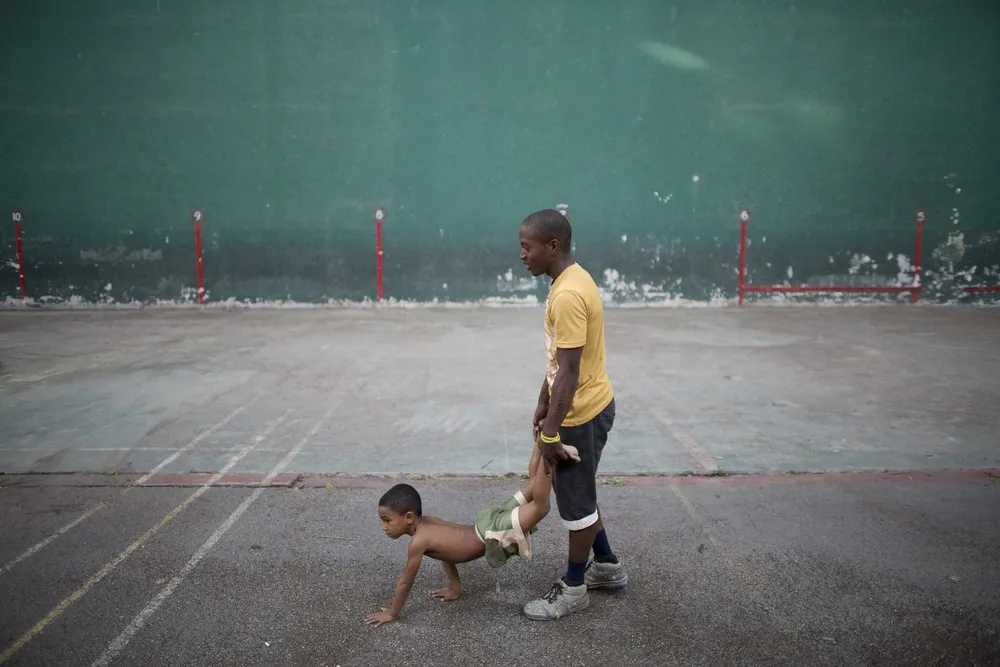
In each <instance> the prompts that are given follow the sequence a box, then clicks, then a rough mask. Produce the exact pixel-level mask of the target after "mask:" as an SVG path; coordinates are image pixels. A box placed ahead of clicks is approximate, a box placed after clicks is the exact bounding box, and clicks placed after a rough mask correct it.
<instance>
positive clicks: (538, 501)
mask: <svg viewBox="0 0 1000 667" xmlns="http://www.w3.org/2000/svg"><path fill="white" fill-rule="evenodd" d="M535 451H536V452H538V453H539V456H538V457H537V460H536V457H535V455H534V454H532V457H531V458H532V461H533V462H534V469H533V474H531V473H529V475H530V479H531V482H530V485H529V486H528V487H527V488H525V489H521V493H522V494H524V497H525V499H529V498H530V500H529V502H527V503H526V504H524V505H521V506H520V507H518V508H517V522H518V523H519V524H521V530H523V531H524V532H525V533H527V532H528V531H529V530H531V529H532V528H534V527H535V526H537V525H538V524H539V522H541V520H542V519H544V518H545V515H547V514H548V513H549V508H550V503H549V501H550V498H551V495H552V472H551V470H550V469H549V465H548V463H546V461H545V458H544V457H542V456H541V455H540V454H541V450H540V449H539V448H538V447H535ZM529 494H530V495H529Z"/></svg>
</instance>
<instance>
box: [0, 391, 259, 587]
mask: <svg viewBox="0 0 1000 667" xmlns="http://www.w3.org/2000/svg"><path fill="white" fill-rule="evenodd" d="M256 400H257V396H254V397H253V398H251V399H250V400H249V401H248V402H247V403H246V404H245V405H241V406H240V407H238V408H236V409H235V410H233V411H232V412H230V413H229V414H228V415H226V416H225V417H223V418H222V421H220V422H219V423H217V424H215V425H214V426H211V427H209V428H208V430H205V431H202V432H201V433H199V434H198V435H196V436H195V437H194V439H192V440H191V442H189V443H188V444H186V445H184V447H182V448H181V449H179V450H177V451H176V452H174V454H173V455H171V456H168V457H167V458H165V459H164V460H163V461H161V462H160V463H159V465H157V466H156V467H155V468H153V469H152V470H151V471H150V472H148V473H146V474H145V475H143V476H142V477H140V478H139V480H138V481H137V482H136V483H135V486H138V485H139V484H141V483H142V482H144V481H146V480H147V479H149V477H150V476H151V475H153V474H154V473H156V472H157V471H158V470H160V469H162V468H163V466H165V465H169V464H170V463H171V462H172V461H174V460H175V459H176V458H177V457H178V456H179V455H180V454H181V453H182V452H185V451H187V450H189V449H191V448H192V447H194V446H195V445H196V444H198V443H199V442H201V441H202V440H204V439H205V438H206V437H208V436H209V435H211V434H212V433H214V432H215V431H216V430H218V429H219V428H221V427H223V426H225V425H226V424H228V423H229V422H230V421H232V420H233V418H235V417H236V415H238V414H239V413H241V412H243V410H245V409H246V408H247V407H248V406H249V405H250V404H251V403H253V402H254V401H256ZM172 449H173V448H171V450H172ZM0 451H20V450H16V449H9V450H0ZM33 451H49V450H33ZM54 451H59V450H54ZM95 451H96V450H95ZM109 451H111V450H109ZM223 451H227V452H228V451H231V450H230V449H227V450H223ZM135 486H130V487H126V488H125V489H124V490H123V491H122V494H121V495H123V496H124V495H126V494H127V493H128V492H129V491H131V490H132V489H133V488H135ZM106 506H107V503H103V502H102V503H98V504H97V505H94V506H93V507H91V508H90V509H89V510H87V511H86V512H85V513H84V514H83V515H82V516H80V517H78V518H77V519H76V520H75V521H72V522H71V523H68V524H66V525H65V526H63V527H62V528H60V529H59V530H57V531H56V532H55V533H53V534H52V535H49V536H48V537H46V538H45V539H44V540H42V541H41V542H39V543H37V544H35V545H33V546H31V547H29V548H28V549H27V550H26V551H24V552H23V553H21V554H20V555H19V556H18V557H17V558H15V559H14V560H12V561H10V562H9V563H7V564H6V565H4V566H3V570H0V575H3V574H6V573H7V572H9V571H10V570H11V568H13V567H14V566H15V565H17V564H18V563H20V562H21V561H23V560H24V559H25V558H29V557H31V556H33V555H34V554H36V553H38V552H39V551H41V550H42V549H44V548H45V547H47V546H48V545H49V544H51V543H52V541H53V540H55V539H56V538H57V537H59V536H60V535H62V534H63V533H66V532H67V531H69V530H71V529H72V528H75V527H76V526H78V525H80V524H81V523H83V522H84V521H85V520H86V519H89V518H90V517H91V516H93V515H94V514H96V513H97V512H98V511H99V510H101V509H103V508H104V507H106Z"/></svg>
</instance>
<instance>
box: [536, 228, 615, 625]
mask: <svg viewBox="0 0 1000 667" xmlns="http://www.w3.org/2000/svg"><path fill="white" fill-rule="evenodd" d="M572 241H573V233H572V229H571V227H570V224H569V220H568V219H567V218H566V216H565V215H563V214H562V213H561V212H559V211H557V210H555V209H544V210H541V211H537V212H535V213H532V214H531V215H529V216H528V217H527V218H525V219H524V221H523V222H522V223H521V229H520V242H521V261H522V262H524V264H525V266H527V268H528V270H529V271H530V272H531V274H532V275H534V276H540V275H547V276H549V278H551V279H552V286H551V288H550V290H549V296H548V298H547V299H546V301H545V347H546V354H547V368H546V373H545V381H544V382H543V383H542V389H541V392H540V394H539V396H538V407H537V408H536V409H535V415H534V418H533V420H532V425H533V428H534V432H535V436H536V439H537V440H538V441H539V447H540V448H541V450H542V455H543V456H544V457H545V458H546V459H547V460H548V461H549V463H550V464H551V465H552V488H553V490H554V491H555V495H556V506H557V507H558V508H559V516H560V517H561V518H562V520H563V523H564V524H565V526H566V528H567V529H569V531H570V533H569V564H568V566H567V569H566V576H564V577H563V578H562V579H560V580H559V581H557V582H556V583H555V584H554V585H553V586H552V588H551V589H550V590H549V592H548V593H546V594H545V595H543V596H542V597H541V598H539V599H537V600H532V601H530V602H528V603H527V604H526V605H525V606H524V613H525V615H526V616H527V617H528V618H532V619H535V620H555V619H557V618H560V617H562V616H565V615H567V614H571V613H573V612H575V611H579V610H580V609H584V608H586V607H587V606H589V605H590V597H589V595H588V593H587V590H588V589H591V588H616V589H617V588H622V587H624V586H625V585H626V584H627V583H628V574H627V573H626V572H625V568H624V567H623V565H622V564H621V563H620V562H619V560H618V558H617V557H616V556H615V554H614V552H613V551H612V550H611V546H610V544H609V543H608V535H607V531H606V530H605V528H604V522H603V521H602V520H601V515H600V512H599V510H598V507H597V466H598V464H599V463H600V461H601V452H602V451H603V450H604V445H605V444H606V443H607V441H608V432H609V431H610V430H611V428H612V426H613V425H614V421H615V396H614V388H613V387H612V385H611V380H610V379H609V378H608V374H607V372H606V371H605V369H604V355H605V352H604V305H603V303H602V301H601V294H600V292H599V291H598V289H597V284H596V283H595V282H594V279H593V278H592V277H591V276H590V274H589V273H587V271H586V270H585V269H584V268H583V267H582V266H580V265H579V264H577V263H576V262H575V261H574V260H573V256H572V252H571V248H572ZM562 442H565V443H566V444H567V445H573V446H574V447H576V448H577V450H578V452H579V456H580V461H579V462H574V461H572V460H569V459H568V457H567V456H566V455H565V454H564V453H563V451H562V448H561V447H560V446H559V445H560V443H562ZM591 549H593V550H594V560H593V561H591V562H590V563H588V562H587V561H588V560H589V558H590V551H591Z"/></svg>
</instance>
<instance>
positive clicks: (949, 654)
mask: <svg viewBox="0 0 1000 667" xmlns="http://www.w3.org/2000/svg"><path fill="white" fill-rule="evenodd" d="M998 315H1000V312H998V311H992V310H973V309H933V308H846V309H756V310H754V309H748V310H744V311H733V310H707V309H706V310H678V311H654V310H648V311H628V310H615V311H609V316H608V321H609V322H608V335H609V354H610V357H611V358H610V362H609V363H610V368H611V372H612V374H613V378H614V379H615V382H616V384H617V386H618V389H619V390H618V396H619V421H618V424H617V425H616V429H615V431H614V435H613V438H612V441H611V442H612V445H611V448H610V449H609V450H608V456H607V457H606V459H605V465H604V470H603V472H604V473H605V474H606V475H607V476H608V477H607V478H606V479H605V480H603V481H604V482H606V483H604V484H602V486H601V494H602V507H604V511H605V514H606V517H607V520H608V525H609V530H610V531H611V537H612V540H613V542H614V543H615V544H616V545H617V546H616V549H617V551H618V552H619V554H620V555H621V556H622V558H623V559H625V560H626V562H627V563H628V565H629V567H630V572H631V576H632V584H631V587H630V589H629V590H627V591H624V592H621V593H617V594H613V595H608V594H597V593H595V594H593V602H592V606H591V608H590V609H588V610H587V611H586V612H582V613H580V614H578V615H575V616H573V617H570V618H568V619H563V620H562V621H559V622H558V623H555V624H539V623H532V622H529V621H527V620H525V619H524V618H523V617H521V616H520V615H519V613H518V612H519V610H520V606H521V604H523V602H524V601H526V600H527V599H529V598H530V597H532V596H535V595H537V594H539V593H541V592H543V591H544V590H545V588H547V586H548V584H549V583H550V582H551V580H552V579H553V578H554V577H556V576H558V575H559V574H560V573H561V571H562V569H563V567H564V558H565V555H564V553H565V534H564V532H563V531H562V530H561V529H560V527H559V524H558V521H556V520H554V516H553V517H550V519H549V520H547V521H546V522H544V523H543V524H542V526H541V530H540V532H539V533H538V536H537V537H536V538H535V543H536V549H537V552H538V553H537V555H536V557H535V559H534V560H532V561H531V562H521V561H516V562H514V563H512V564H511V565H510V566H508V567H506V568H504V569H502V570H490V568H488V566H486V564H485V563H483V562H478V563H473V564H470V565H467V566H464V567H463V568H462V572H463V577H464V578H465V582H466V583H465V599H463V600H461V601H459V602H456V603H451V604H447V605H443V604H441V603H437V602H435V601H433V600H430V599H429V598H427V597H426V596H425V595H424V593H425V591H426V590H428V589H430V588H431V587H436V586H438V585H441V573H440V568H439V566H437V564H436V563H433V562H432V561H425V564H424V566H423V568H422V571H421V574H420V578H419V580H418V583H417V586H416V587H415V591H414V594H413V596H412V597H411V601H410V602H409V603H408V605H407V607H406V610H405V612H404V617H403V618H401V619H400V622H398V623H396V624H392V625H389V626H385V627H383V628H377V629H371V628H367V627H365V626H364V625H363V624H362V622H361V619H362V617H363V615H364V614H365V613H368V612H370V611H374V610H375V609H377V608H378V607H379V606H380V605H382V606H384V605H387V604H388V602H389V601H390V600H391V594H392V585H393V583H394V581H395V578H396V577H397V576H398V573H399V570H400V568H401V566H402V558H403V555H404V553H405V540H401V541H399V542H390V541H388V540H387V539H386V538H385V537H384V536H383V535H382V534H381V533H380V530H379V527H378V522H377V520H376V518H375V507H374V505H375V503H376V501H377V498H378V495H379V494H380V493H381V491H382V490H383V489H384V488H386V487H387V486H388V485H389V484H391V483H392V482H393V481H394V480H392V479H386V478H379V477H368V478H356V477H350V475H354V474H359V473H396V472H403V473H407V474H410V473H428V474H434V475H444V474H449V473H450V474H452V475H456V477H439V478H436V479H426V478H423V475H419V474H411V475H410V476H411V477H413V478H414V479H413V483H414V484H415V485H417V486H418V488H419V489H420V490H421V492H422V493H423V494H424V497H425V504H426V505H425V506H426V507H427V511H428V512H430V513H435V514H439V515H441V516H443V517H445V518H449V519H452V520H457V521H468V520H471V515H472V514H473V513H474V510H475V509H476V508H479V507H481V506H482V505H483V504H484V503H488V502H494V501H496V500H498V499H502V498H503V497H505V496H506V495H507V494H509V493H510V492H512V490H513V489H514V488H516V486H517V485H518V480H517V479H516V478H515V479H504V480H497V479H490V478H488V479H483V478H481V477H480V478H472V477H469V475H482V474H484V473H487V474H490V475H491V476H495V473H499V472H505V471H507V470H512V471H518V472H519V471H521V470H523V469H524V463H525V462H526V459H527V453H528V447H529V445H528V444H525V442H524V440H525V438H524V435H523V434H526V433H527V428H526V426H524V425H523V424H526V423H527V421H528V419H529V417H528V415H530V409H531V406H532V402H533V399H534V395H535V393H536V391H537V387H538V385H539V384H540V382H541V377H540V376H541V373H540V371H539V370H538V368H539V365H540V363H541V361H540V360H541V351H540V347H541V345H540V342H539V339H540V334H539V333H538V331H537V325H538V321H537V320H538V317H539V316H540V312H539V311H537V310H523V311H522V310H518V311H513V310H511V311H500V310H477V311H387V312H371V311H368V312H354V311H352V312H346V311H267V312H260V311H249V312H185V311H152V310H150V311H139V312H119V313H110V312H74V313H52V312H35V313H23V312H13V313H0V359H2V361H3V368H2V370H0V372H2V373H3V376H2V378H0V397H2V407H0V424H3V430H2V438H3V439H2V443H0V447H2V450H3V451H2V454H3V459H0V471H2V472H4V473H6V474H5V475H3V476H0V532H2V534H3V535H4V540H2V541H0V562H2V563H3V565H2V569H0V600H4V604H3V605H2V609H0V664H19V665H37V664H60V665H72V664H82V665H87V664H112V663H113V664H219V665H235V664H238V665H250V664H261V665H265V664H266V665H273V664H295V665H300V664H308V665H327V664H328V665H336V664H340V665H345V666H346V665H374V664H387V663H392V664H400V665H407V664H421V665H427V664H443V665H465V664H493V663H495V662H496V657H495V654H494V653H492V651H493V650H494V647H500V649H501V650H503V651H504V652H505V653H504V656H505V657H504V660H505V661H506V662H509V663H512V664H521V663H524V662H528V661H537V660H543V661H546V662H551V661H553V660H557V659H558V660H560V662H565V663H566V664H585V665H586V664H609V663H615V664H626V663H627V662H633V661H634V662H638V663H639V664H817V665H819V664H823V665H825V664H831V665H833V664H838V665H839V664H880V665H882V664H917V665H923V664H927V665H938V664H940V665H952V664H983V665H987V664H1000V634H998V633H1000V621H998V619H1000V574H998V569H997V568H996V554H997V553H998V549H1000V520H998V518H997V517H998V514H997V508H998V507H1000V486H998V484H997V479H998V471H997V468H998V466H997V456H998V454H997V449H998V447H997V438H996V437H995V426H996V424H997V421H996V417H995V409H996V405H997V404H998V403H997V400H996V399H997V394H998V380H997V378H998V377H1000V375H998V373H997V370H998V368H997V357H996V352H995V351H996V349H997V340H998V336H997V333H998V323H1000V317H998ZM643 369H645V370H648V371H650V372H651V375H647V376H646V377H640V376H639V372H640V371H641V370H643ZM525 386H526V387H527V388H526V389H524V388H521V387H525ZM518 422H520V423H521V424H522V425H518ZM519 431H520V432H521V433H522V435H517V434H518V432H519ZM429 443H430V444H429ZM498 457H502V461H503V462H502V463H497V462H495V461H493V459H497V458H498ZM508 460H509V461H510V463H509V464H508V463H507V461H508ZM480 462H482V463H480ZM881 468H888V469H893V470H904V471H907V472H904V473H901V474H878V473H860V472H854V473H850V472H848V473H843V472H841V473H840V474H826V475H808V474H806V475H803V474H795V475H774V474H760V475H749V476H745V475H726V473H730V472H734V473H736V472H757V473H766V472H768V471H777V472H782V471H796V472H801V471H805V470H816V471H850V470H855V471H856V470H861V469H881ZM918 469H922V470H934V471H935V472H930V473H921V472H915V471H916V470H918ZM946 469H955V470H951V471H948V470H946ZM958 469H963V470H958ZM689 471H690V472H696V473H703V474H705V475H707V476H698V477H691V476H680V477H676V476H675V477H670V476H662V475H672V474H676V473H684V472H689ZM60 472H62V473H69V474H53V473H60ZM632 472H644V473H661V474H662V475H659V476H651V477H629V476H627V477H624V478H615V477H614V476H615V475H619V474H626V473H632ZM14 473H21V474H14ZM25 473H27V474H25ZM32 473H35V474H32ZM37 473H49V474H37ZM109 473H114V474H109ZM715 475H722V476H715ZM487 647H488V648H487Z"/></svg>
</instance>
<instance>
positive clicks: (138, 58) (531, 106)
mask: <svg viewBox="0 0 1000 667" xmlns="http://www.w3.org/2000/svg"><path fill="white" fill-rule="evenodd" d="M0 62H2V63H3V66H2V69H0V99H2V102H0V155H2V157H3V160H2V163H0V209H10V208H18V209H20V210H21V211H23V215H24V243H25V253H26V258H25V268H26V274H27V279H28V292H29V295H30V296H32V297H33V298H35V299H43V298H49V299H71V298H75V299H82V300H84V301H105V300H109V299H114V300H115V301H123V300H124V301H128V300H133V299H134V300H141V301H148V300H152V299H165V300H182V299H183V298H189V297H190V291H188V292H185V291H184V290H185V289H187V290H190V289H191V288H193V287H194V286H195V267H194V241H193V234H192V226H191V223H190V221H189V218H188V215H189V213H190V211H191V209H193V208H195V207H201V208H203V209H204V211H205V214H206V221H205V228H204V234H205V239H204V242H205V251H204V266H205V278H206V287H207V289H208V292H209V296H210V300H211V301H220V300H225V299H229V298H236V299H239V300H244V299H250V300H257V299H268V300H271V299H292V300H296V301H320V300H324V299H329V298H332V299H361V298H364V297H366V296H368V297H371V296H373V295H374V292H375V272H374V265H375V261H374V232H373V225H372V222H371V218H370V216H371V210H372V208H373V207H374V206H376V205H383V206H385V207H386V209H387V211H388V216H389V217H388V220H387V221H386V227H385V249H386V259H385V267H386V277H385V287H386V293H387V295H388V296H390V297H394V298H399V299H414V300H430V299H434V298H437V299H452V300H465V299H480V298H486V297H497V296H518V295H520V296H523V295H524V294H534V293H536V291H537V290H538V289H539V288H538V287H536V288H535V290H531V289H528V290H527V291H524V289H522V290H521V291H517V289H515V288H517V287H520V288H526V287H530V285H523V284H522V285H518V282H519V280H520V279H522V278H524V277H525V275H526V274H524V272H523V269H522V267H521V265H520V262H519V261H518V257H517V252H518V248H517V239H516V234H517V225H518V222H519V221H520V220H521V219H522V218H523V217H524V216H525V215H526V214H527V213H529V212H531V211H533V210H536V209H538V208H542V207H546V206H553V205H555V204H557V203H562V202H565V203H567V204H569V206H570V208H571V213H572V220H573V223H574V231H575V238H576V241H577V256H578V258H579V259H580V260H581V262H583V263H584V264H585V265H586V266H587V268H589V269H591V271H592V272H593V273H594V274H595V277H596V278H597V279H598V281H599V282H601V281H604V280H605V273H604V272H605V271H606V270H607V271H609V273H608V274H607V275H609V276H611V277H612V278H613V280H612V281H611V284H609V291H612V292H614V293H615V294H616V297H617V298H618V299H621V300H635V299H650V298H653V299H655V298H663V297H662V295H663V294H664V293H669V294H671V295H673V296H675V297H683V298H687V299H694V300H703V299H707V298H710V297H711V296H712V295H713V294H716V295H718V294H721V295H723V296H731V295H732V293H733V291H734V289H735V285H736V268H735V267H736V261H737V253H736V249H737V240H738V236H739V234H738V230H739V228H738V223H737V218H736V216H737V211H738V210H739V208H740V207H741V206H746V207H749V208H750V209H751V211H752V213H753V216H754V217H753V221H752V223H751V234H750V238H751V248H750V251H749V272H750V277H751V280H752V281H753V282H755V283H759V284H763V283H775V282H778V283H780V282H784V281H789V282H791V283H800V282H807V281H812V282H822V281H824V280H825V281H833V282H837V281H843V280H846V279H850V280H853V281H856V282H859V283H864V282H868V283H871V282H873V281H879V280H881V281H890V282H891V281H894V280H896V279H897V278H898V277H900V276H899V275H898V274H899V273H900V261H899V260H898V255H899V253H903V254H904V259H903V261H902V268H904V269H905V268H906V267H905V265H906V261H908V260H912V256H913V227H914V225H913V220H912V216H913V213H914V210H915V209H916V208H917V207H920V206H922V207H924V208H926V209H927V210H928V213H929V216H930V219H929V223H928V230H927V247H926V248H925V264H926V265H928V266H929V268H930V270H932V271H937V272H938V273H939V277H940V274H941V272H944V273H946V274H947V273H948V272H950V274H949V275H954V274H956V273H959V274H960V273H961V272H962V271H970V270H972V269H973V267H974V269H975V272H974V273H973V274H970V277H971V279H972V280H973V281H975V282H977V283H988V282H992V283H995V282H996V281H997V265H1000V239H998V233H997V231H998V230H1000V213H998V212H997V211H998V209H1000V189H998V187H997V183H998V181H1000V151H998V150H997V146H1000V131H998V121H997V118H1000V93H998V92H997V91H998V83H1000V5H998V4H997V3H996V2H991V1H989V0H982V1H977V2H974V1H972V0H951V1H945V0H940V1H937V0H912V1H910V2H904V1H896V2H893V1H888V0H887V1H881V0H855V1H853V2H848V1H835V0H817V1H814V2H790V1H779V0H756V1H749V0H743V1H740V2H737V1H735V0H683V1H681V0H678V1H676V2H664V1H662V0H634V1H632V2H615V1H612V0H573V1H570V0H552V1H550V2H545V3H541V2H527V1H525V0H508V1H507V2H503V3H499V2H497V3H487V2H476V1H470V0H407V1H402V0H400V1H398V2H389V1H386V0H323V1H320V0H285V2H275V1H273V0H250V1H236V0H214V1H213V2H197V1H195V0H143V1H142V2H136V1H133V0H100V1H98V0H73V1H70V0H31V1H28V0H6V1H5V2H3V3H2V4H0ZM696 176H697V180H695V177H696ZM959 188H960V190H961V192H960V193H958V192H957V191H958V189H959ZM954 209H957V213H958V222H957V224H954V220H953V216H955V210H954ZM12 231H13V228H12V225H11V223H10V222H9V221H8V222H6V223H5V224H3V225H0V258H2V259H0V299H2V298H4V297H12V296H16V294H17V280H16V272H15V271H14V270H13V269H12V268H11V267H12V265H13V263H14V259H15V258H14V251H13V245H14V243H13V233H12ZM955 232H961V233H962V235H963V236H962V243H963V248H962V252H961V253H956V252H953V253H952V254H953V255H954V256H952V257H951V259H952V260H957V261H953V262H951V263H948V262H946V261H944V259H942V258H943V257H944V256H943V255H942V254H941V251H940V250H939V251H938V253H937V255H936V256H937V257H938V258H939V259H938V260H935V259H934V257H935V253H934V250H935V248H940V247H945V246H946V247H947V248H948V249H950V250H951V251H955V249H956V248H957V247H958V244H957V242H956V241H955V239H954V238H953V239H952V243H951V244H950V245H948V243H947V239H948V235H949V233H952V234H954V233H955ZM852 256H853V257H854V264H853V267H852ZM890 256H891V257H892V258H891V259H890ZM866 259H870V260H871V261H866ZM789 267H791V268H792V271H791V273H792V278H791V279H789V277H788V273H789ZM508 270H510V271H511V273H510V274H508V273H507V272H508ZM507 275H510V276H511V277H512V280H509V281H508V280H507V279H506V276H507ZM498 276H499V277H500V279H499V280H498ZM902 277H903V278H904V279H905V278H906V276H905V272H904V275H903V276H902ZM946 277H947V276H946ZM529 282H530V281H529ZM925 282H927V283H928V284H932V286H934V291H933V294H931V295H930V296H933V295H934V294H940V295H944V297H943V298H947V296H948V295H949V294H950V292H948V290H947V287H948V283H949V280H945V281H944V282H943V283H941V281H940V280H938V283H934V278H933V276H931V277H930V278H929V279H928V280H925ZM629 285H634V288H632V287H629ZM643 285H645V286H647V288H646V289H645V291H644V290H643V289H642V286H643ZM539 293H540V292H539ZM185 294H186V295H188V296H187V297H185V296H184V295H185ZM657 295H660V296H657Z"/></svg>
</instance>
